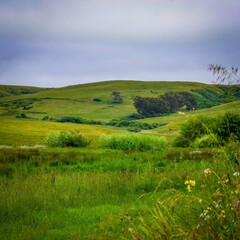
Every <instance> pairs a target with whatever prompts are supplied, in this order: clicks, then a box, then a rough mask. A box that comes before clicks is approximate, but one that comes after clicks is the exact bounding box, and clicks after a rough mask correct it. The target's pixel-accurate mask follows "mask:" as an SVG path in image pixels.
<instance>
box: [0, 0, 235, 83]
mask: <svg viewBox="0 0 240 240" xmlns="http://www.w3.org/2000/svg"><path fill="white" fill-rule="evenodd" d="M211 63H218V64H223V65H227V66H234V67H240V1H239V0H0V84H11V85H31V86H40V87H60V86H67V85H73V84H80V83H86V82H96V81H104V80H115V79H132V80H160V81H162V80H171V81H173V80H174V81H197V82H204V83H211V82H212V80H214V77H213V76H212V74H211V73H210V72H208V71H207V66H208V64H211Z"/></svg>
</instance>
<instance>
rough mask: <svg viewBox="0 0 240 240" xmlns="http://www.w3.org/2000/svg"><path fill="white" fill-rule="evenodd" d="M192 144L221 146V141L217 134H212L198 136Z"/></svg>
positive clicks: (200, 146)
mask: <svg viewBox="0 0 240 240" xmlns="http://www.w3.org/2000/svg"><path fill="white" fill-rule="evenodd" d="M192 146H193V147H196V148H208V147H216V146H219V142H218V139H217V136H215V135H213V134H210V135H204V136H202V137H200V138H196V139H195V141H194V143H193V144H192Z"/></svg>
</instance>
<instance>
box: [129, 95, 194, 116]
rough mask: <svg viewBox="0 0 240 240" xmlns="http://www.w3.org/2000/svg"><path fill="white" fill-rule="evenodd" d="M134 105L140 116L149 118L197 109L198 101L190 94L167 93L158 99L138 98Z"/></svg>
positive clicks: (135, 99) (135, 98)
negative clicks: (181, 110) (182, 109)
mask: <svg viewBox="0 0 240 240" xmlns="http://www.w3.org/2000/svg"><path fill="white" fill-rule="evenodd" d="M133 104H134V106H135V108H136V110H137V112H138V113H139V114H141V115H143V116H147V117H151V116H159V115H163V114H169V113H174V112H177V111H178V110H180V109H181V108H182V107H184V108H185V109H186V110H193V109H195V108H196V107H197V102H196V100H195V99H194V97H193V95H192V94H190V93H188V92H167V93H165V94H164V95H161V96H158V97H156V98H151V97H140V96H136V97H134V98H133Z"/></svg>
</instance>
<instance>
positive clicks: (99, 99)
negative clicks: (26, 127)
mask: <svg viewBox="0 0 240 240" xmlns="http://www.w3.org/2000/svg"><path fill="white" fill-rule="evenodd" d="M2 88H3V86H2ZM6 88H7V86H6ZM12 88H13V89H14V87H12ZM31 89H32V88H31ZM229 89H230V87H228V86H224V87H222V86H218V85H207V84H203V83H196V82H148V81H145V82H144V81H120V80H118V81H106V82H97V83H88V84H81V85H74V86H68V87H63V88H55V89H32V91H34V90H36V91H37V90H39V91H38V92H36V93H32V94H27V95H26V94H24V95H23V94H20V95H9V96H5V97H2V98H0V114H1V115H10V116H16V115H18V114H21V113H24V114H26V115H27V116H29V117H32V118H35V119H39V120H40V119H42V118H43V117H44V116H48V117H49V118H60V117H63V116H74V117H81V118H84V119H88V120H101V121H108V120H111V119H113V118H122V117H125V116H128V115H129V114H132V113H136V109H135V108H134V106H133V100H132V98H133V97H135V96H142V97H157V96H159V95H161V94H164V93H165V92H168V91H185V92H190V93H192V94H193V95H194V96H195V98H196V99H197V101H198V102H199V106H201V108H204V107H205V106H206V107H211V106H214V105H219V104H221V103H226V102H228V101H230V100H236V99H230V100H229V99H227V98H226V96H227V94H228V92H229ZM17 90H19V87H16V91H17ZM113 91H118V92H120V94H121V97H122V98H123V103H121V104H116V103H113V100H112V96H111V94H112V92H113ZM5 92H7V91H5ZM239 93H240V90H239V87H238V91H237V92H236V93H235V95H236V96H237V97H240V94H239ZM222 96H225V97H224V98H222ZM229 96H230V95H229Z"/></svg>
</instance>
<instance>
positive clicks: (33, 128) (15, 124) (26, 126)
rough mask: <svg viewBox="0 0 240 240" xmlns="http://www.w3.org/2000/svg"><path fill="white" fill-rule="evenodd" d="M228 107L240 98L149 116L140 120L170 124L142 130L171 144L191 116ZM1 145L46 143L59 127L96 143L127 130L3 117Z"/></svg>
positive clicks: (236, 106)
mask: <svg viewBox="0 0 240 240" xmlns="http://www.w3.org/2000/svg"><path fill="white" fill-rule="evenodd" d="M227 110H235V111H240V101H236V102H232V103H228V104H222V105H220V106H216V107H213V108H209V109H204V110H197V111H192V112H188V113H186V115H180V114H172V115H169V116H165V117H157V118H148V119H143V120H140V121H143V122H159V123H167V125H166V126H163V127H160V128H157V129H154V130H148V131H142V132H143V133H151V134H152V133H154V134H158V135H161V136H166V137H167V138H168V140H169V142H170V143H171V142H172V140H173V139H174V138H175V137H176V136H177V134H178V132H179V130H180V127H181V125H182V124H184V123H185V122H186V121H187V120H188V119H189V118H191V117H195V116H199V115H207V116H217V115H219V114H222V113H224V112H225V111H227ZM0 122H1V124H0V135H1V138H0V145H4V144H12V145H33V144H42V143H43V140H44V138H45V136H46V135H47V134H48V133H49V132H53V131H59V130H73V129H77V130H79V131H81V132H82V133H83V134H84V135H87V136H89V137H91V138H93V140H94V141H93V145H95V144H96V140H97V139H98V137H99V136H100V135H102V134H111V133H121V132H123V131H125V130H123V129H122V128H113V127H105V126H104V127H103V126H94V125H81V124H68V123H54V122H44V121H36V120H28V119H17V118H14V117H1V118H0Z"/></svg>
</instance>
